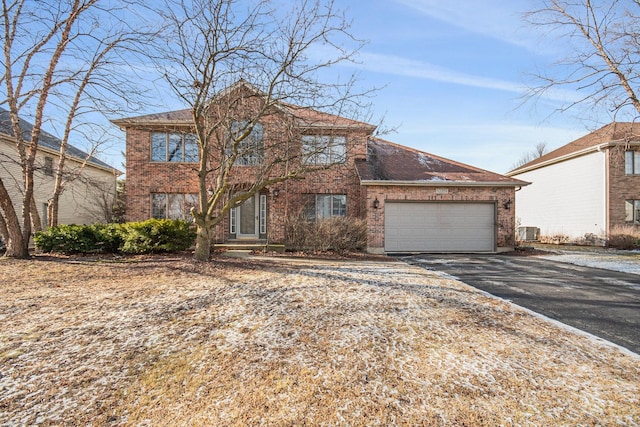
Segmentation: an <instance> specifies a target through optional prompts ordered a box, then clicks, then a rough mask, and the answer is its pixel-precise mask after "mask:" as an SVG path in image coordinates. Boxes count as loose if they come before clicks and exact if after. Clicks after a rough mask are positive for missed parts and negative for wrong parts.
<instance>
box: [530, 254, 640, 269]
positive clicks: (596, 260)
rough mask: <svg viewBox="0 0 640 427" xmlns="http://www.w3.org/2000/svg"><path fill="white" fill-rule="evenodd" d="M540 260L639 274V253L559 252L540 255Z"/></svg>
mask: <svg viewBox="0 0 640 427" xmlns="http://www.w3.org/2000/svg"><path fill="white" fill-rule="evenodd" d="M540 258H544V259H549V260H552V261H560V262H566V263H570V264H575V265H581V266H583V267H595V268H603V269H605V270H613V271H620V272H623V273H633V274H640V252H638V251H628V252H616V251H559V253H557V254H553V255H542V256H540Z"/></svg>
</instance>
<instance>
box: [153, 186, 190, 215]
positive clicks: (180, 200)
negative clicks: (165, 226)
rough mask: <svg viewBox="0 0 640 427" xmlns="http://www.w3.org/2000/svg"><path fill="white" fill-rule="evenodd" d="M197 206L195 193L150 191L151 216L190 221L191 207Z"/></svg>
mask: <svg viewBox="0 0 640 427" xmlns="http://www.w3.org/2000/svg"><path fill="white" fill-rule="evenodd" d="M196 206H198V195H197V194H182V193H152V194H151V217H153V218H156V219H182V220H185V221H192V220H193V218H192V217H191V213H190V212H191V208H192V207H196Z"/></svg>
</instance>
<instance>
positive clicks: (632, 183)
mask: <svg viewBox="0 0 640 427" xmlns="http://www.w3.org/2000/svg"><path fill="white" fill-rule="evenodd" d="M507 175H509V176H511V177H514V178H517V179H521V180H525V181H529V182H531V183H532V184H531V185H530V186H528V187H526V188H523V189H522V190H521V191H519V192H518V193H517V196H516V199H517V203H516V206H517V209H516V217H517V219H518V222H519V225H521V226H529V227H538V228H540V234H541V235H543V236H549V237H553V236H557V237H559V238H564V239H569V240H573V241H575V240H583V239H585V238H586V239H587V240H592V239H593V238H594V237H598V238H599V239H605V240H606V239H607V238H608V237H609V236H610V233H611V231H614V229H615V228H617V227H624V226H633V227H640V124H639V123H611V124H609V125H607V126H604V127H602V128H600V129H598V130H596V131H595V132H592V133H590V134H588V135H586V136H583V137H582V138H579V139H577V140H575V141H573V142H571V143H569V144H567V145H564V146H562V147H560V148H558V149H557V150H555V151H552V152H550V153H547V154H546V155H544V156H542V157H540V158H538V159H536V160H533V161H531V162H529V163H527V164H525V165H523V166H520V167H519V168H517V169H515V170H513V171H511V172H509V173H508V174H507ZM599 239H598V240H599Z"/></svg>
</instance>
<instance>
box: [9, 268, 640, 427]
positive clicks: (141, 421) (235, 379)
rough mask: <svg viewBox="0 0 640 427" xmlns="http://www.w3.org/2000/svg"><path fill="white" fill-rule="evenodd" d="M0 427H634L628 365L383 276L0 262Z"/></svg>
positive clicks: (460, 287) (402, 278)
mask: <svg viewBox="0 0 640 427" xmlns="http://www.w3.org/2000/svg"><path fill="white" fill-rule="evenodd" d="M0 283H2V285H1V286H0V322H1V324H2V325H3V326H2V330H1V331H0V425H11V426H13V425H34V424H40V425H84V424H89V423H92V424H94V425H153V426H157V425H171V426H173V425H230V426H235V425H276V426H285V425H427V426H430V425H434V426H440V425H442V426H444V425H452V426H464V425H466V426H482V425H486V426H493V425H523V426H539V425H586V426H589V425H594V426H595V425H631V426H633V425H639V424H640V358H638V357H635V356H633V355H629V354H625V353H623V352H621V351H619V350H618V349H616V348H614V347H611V346H609V345H606V344H605V343H602V342H600V341H598V340H594V339H592V338H589V337H586V336H584V335H580V334H576V333H573V332H571V331H568V330H565V329H561V328H559V327H558V326H556V325H554V324H552V323H550V322H547V321H545V320H542V319H539V318H536V317H533V316H531V315H529V314H527V313H526V312H524V311H521V310H519V309H517V308H515V307H513V306H511V305H509V304H507V303H506V302H503V301H499V300H496V299H492V298H489V297H487V296H485V295H483V294H482V293H480V292H478V291H475V290H474V289H473V288H470V287H468V286H466V285H464V284H462V283H460V282H457V281H454V280H452V279H449V278H446V277H441V276H438V275H435V274H434V273H431V272H427V271H424V270H420V269H418V268H417V267H409V266H407V265H404V264H401V263H392V262H357V263H354V262H348V261H340V262H330V261H323V262H311V261H303V260H300V261H296V262H290V261H286V260H283V259H272V260H269V261H250V262H246V261H242V260H231V259H227V258H221V259H218V260H215V261H214V262H212V263H208V264H204V263H195V262H192V261H191V260H189V259H186V258H182V257H173V258H171V257H153V258H147V259H133V260H131V259H129V260H128V262H119V263H114V262H92V261H82V260H72V259H39V260H35V261H10V260H4V261H0Z"/></svg>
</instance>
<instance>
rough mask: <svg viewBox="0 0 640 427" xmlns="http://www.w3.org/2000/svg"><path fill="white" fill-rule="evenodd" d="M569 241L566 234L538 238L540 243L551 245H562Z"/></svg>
mask: <svg viewBox="0 0 640 427" xmlns="http://www.w3.org/2000/svg"><path fill="white" fill-rule="evenodd" d="M570 240H571V239H570V238H569V236H567V235H566V234H554V235H551V236H550V235H541V236H540V238H539V242H540V243H547V244H552V245H563V244H565V243H569V241H570Z"/></svg>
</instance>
